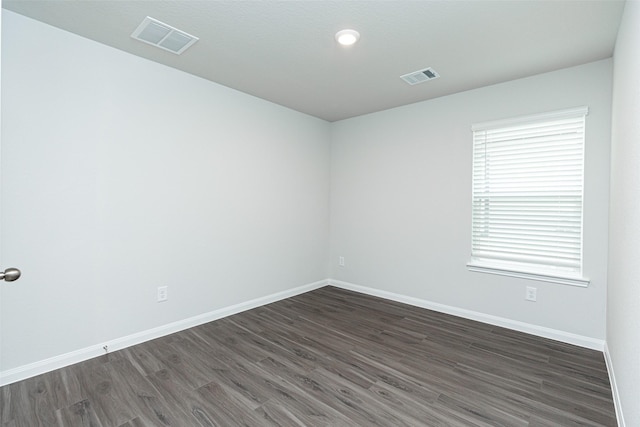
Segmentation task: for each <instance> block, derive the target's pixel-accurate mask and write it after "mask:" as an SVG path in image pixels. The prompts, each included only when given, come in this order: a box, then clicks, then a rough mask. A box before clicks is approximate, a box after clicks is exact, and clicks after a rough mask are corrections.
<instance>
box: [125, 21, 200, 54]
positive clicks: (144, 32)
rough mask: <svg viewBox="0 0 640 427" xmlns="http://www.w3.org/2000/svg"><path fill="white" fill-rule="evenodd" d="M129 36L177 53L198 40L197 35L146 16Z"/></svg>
mask: <svg viewBox="0 0 640 427" xmlns="http://www.w3.org/2000/svg"><path fill="white" fill-rule="evenodd" d="M131 37H133V38H134V39H136V40H140V41H141V42H145V43H148V44H150V45H153V46H156V47H159V48H160V49H164V50H168V51H169V52H173V53H175V54H177V55H180V54H181V53H182V52H184V51H185V50H187V48H189V47H190V46H191V45H192V44H194V43H195V42H197V41H198V38H197V37H194V36H192V35H191V34H187V33H185V32H184V31H180V30H178V29H177V28H173V27H172V26H171V25H167V24H165V23H164V22H160V21H158V20H157V19H153V18H150V17H148V16H147V17H146V18H144V20H143V21H142V23H141V24H140V25H138V28H136V30H135V31H134V32H133V34H131Z"/></svg>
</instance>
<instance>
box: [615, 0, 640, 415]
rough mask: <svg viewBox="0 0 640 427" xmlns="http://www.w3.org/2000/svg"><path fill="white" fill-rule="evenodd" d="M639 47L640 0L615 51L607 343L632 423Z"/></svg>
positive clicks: (639, 355)
mask: <svg viewBox="0 0 640 427" xmlns="http://www.w3.org/2000/svg"><path fill="white" fill-rule="evenodd" d="M639 51H640V3H638V2H636V1H628V2H627V3H626V5H625V11H624V15H623V18H622V23H621V26H620V30H619V33H618V39H617V42H616V48H615V54H614V75H613V113H612V114H613V115H612V117H613V119H612V138H611V205H610V226H609V282H608V299H607V306H608V307H607V346H608V350H609V356H610V359H611V367H612V368H613V372H614V374H615V375H614V377H615V383H616V389H617V392H618V397H619V401H618V403H619V404H620V405H619V408H618V410H619V411H620V409H621V410H622V411H623V413H624V421H625V423H626V425H628V426H640V280H639V278H640V262H639V260H640V121H639V118H640V56H638V52H639ZM619 413H620V412H619ZM621 425H623V424H621Z"/></svg>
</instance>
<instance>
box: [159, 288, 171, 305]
mask: <svg viewBox="0 0 640 427" xmlns="http://www.w3.org/2000/svg"><path fill="white" fill-rule="evenodd" d="M167 288H168V286H158V302H162V301H166V300H167V298H169V294H168V290H167Z"/></svg>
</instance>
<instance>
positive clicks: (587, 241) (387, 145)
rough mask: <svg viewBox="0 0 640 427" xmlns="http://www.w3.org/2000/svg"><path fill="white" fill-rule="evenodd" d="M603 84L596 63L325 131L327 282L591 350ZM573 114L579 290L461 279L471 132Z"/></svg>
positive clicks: (466, 245) (603, 200)
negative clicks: (579, 168)
mask: <svg viewBox="0 0 640 427" xmlns="http://www.w3.org/2000/svg"><path fill="white" fill-rule="evenodd" d="M441 78H444V79H446V76H442V77H441ZM611 78H612V62H611V60H604V61H599V62H595V63H591V64H587V65H583V66H579V67H575V68H569V69H564V70H560V71H556V72H552V73H547V74H543V75H539V76H534V77H531V78H526V79H521V80H516V81H511V82H507V83H503V84H499V85H495V86H490V87H485V88H481V89H477V90H472V91H468V92H463V93H459V94H455V95H451V96H447V97H443V98H438V99H434V100H430V101H426V102H422V103H417V104H413V105H409V106H405V107H400V108H396V109H392V110H387V111H383V112H379V113H374V114H370V115H366V116H361V117H357V118H353V119H348V120H344V121H341V122H336V123H334V126H333V128H332V148H331V149H332V161H331V164H332V169H331V269H332V271H331V277H332V278H334V279H338V280H340V281H344V282H347V283H349V284H355V285H360V286H365V287H369V288H373V289H375V290H380V291H383V292H390V293H395V294H398V295H401V296H408V297H411V298H415V299H418V300H421V301H428V302H433V303H437V304H443V305H445V306H451V307H455V308H456V309H462V310H470V311H472V312H476V313H481V314H483V315H488V316H497V317H498V318H503V319H508V320H509V321H513V322H525V323H527V324H531V325H536V326H537V327H541V328H551V329H552V330H557V331H559V332H561V333H563V334H575V335H577V336H579V337H586V338H588V339H594V340H596V341H597V340H600V342H601V343H602V340H603V339H604V337H605V308H606V279H607V261H606V260H607V206H608V197H609V192H608V180H609V178H608V176H609V148H610V115H611ZM425 84H437V80H436V81H434V82H431V83H425ZM416 90H422V88H421V87H416ZM425 90H426V89H425ZM583 105H586V106H588V107H589V115H588V117H587V135H586V160H585V161H586V176H585V198H584V200H585V213H584V224H585V231H584V247H585V253H584V271H585V275H586V276H588V277H589V278H590V279H591V284H590V286H589V287H588V288H580V287H574V286H568V285H559V284H552V283H544V282H536V281H529V280H525V279H515V278H509V277H502V276H495V275H488V274H482V273H475V272H469V271H467V269H466V267H465V264H466V262H467V261H469V256H470V246H471V237H470V233H471V130H470V127H471V125H472V124H474V123H478V122H483V121H488V120H495V119H503V118H510V117H515V116H520V115H526V114H533V113H541V112H547V111H554V110H559V109H565V108H570V107H577V106H583ZM339 256H344V258H345V266H344V267H339V266H338V265H337V263H338V257H339ZM527 285H529V286H535V287H537V289H538V301H537V302H536V303H532V302H527V301H525V300H524V295H525V286H527ZM600 345H602V344H600Z"/></svg>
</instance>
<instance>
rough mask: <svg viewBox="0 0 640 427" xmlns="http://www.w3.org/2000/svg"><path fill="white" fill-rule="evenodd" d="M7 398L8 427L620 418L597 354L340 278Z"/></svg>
mask: <svg viewBox="0 0 640 427" xmlns="http://www.w3.org/2000/svg"><path fill="white" fill-rule="evenodd" d="M0 399H1V400H0V425H1V426H2V427H23V426H24V427H37V426H58V427H63V426H64V427H75V426H93V427H141V426H181V427H185V426H187V427H189V426H207V427H208V426H420V425H422V426H446V427H465V426H509V427H514V426H523V427H525V426H529V427H550V426H593V427H595V426H615V425H616V419H615V411H614V407H613V402H612V396H611V387H610V383H609V378H608V374H607V369H606V366H605V363H604V359H603V355H602V354H601V353H599V352H596V351H592V350H588V349H584V348H579V347H575V346H572V345H569V344H564V343H560V342H556V341H552V340H548V339H543V338H539V337H534V336H531V335H527V334H523V333H520V332H516V331H512V330H507V329H504V328H499V327H495V326H492V325H487V324H483V323H478V322H474V321H471V320H467V319H461V318H457V317H454V316H450V315H446V314H443V313H436V312H433V311H429V310H425V309H420V308H416V307H412V306H408V305H404V304H401V303H397V302H393V301H387V300H383V299H379V298H375V297H371V296H367V295H362V294H358V293H354V292H349V291H345V290H341V289H337V288H333V287H325V288H322V289H318V290H316V291H313V292H309V293H306V294H302V295H298V296H295V297H292V298H289V299H286V300H283V301H279V302H276V303H273V304H269V305H266V306H264V307H260V308H257V309H254V310H250V311H247V312H244V313H240V314H236V315H233V316H230V317H227V318H225V319H220V320H218V321H216V322H211V323H207V324H204V325H200V326H197V327H194V328H191V329H188V330H185V331H182V332H179V333H176V334H172V335H169V336H166V337H163V338H159V339H156V340H153V341H149V342H146V343H143V344H140V345H137V346H134V347H130V348H127V349H124V350H121V351H118V352H114V353H110V354H108V355H105V356H102V357H99V358H96V359H92V360H88V361H86V362H82V363H78V364H76V365H73V366H69V367H65V368H62V369H59V370H56V371H53V372H49V373H46V374H43V375H39V376H37V377H33V378H29V379H27V380H24V381H20V382H17V383H14V384H10V385H7V386H4V387H2V388H0Z"/></svg>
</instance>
